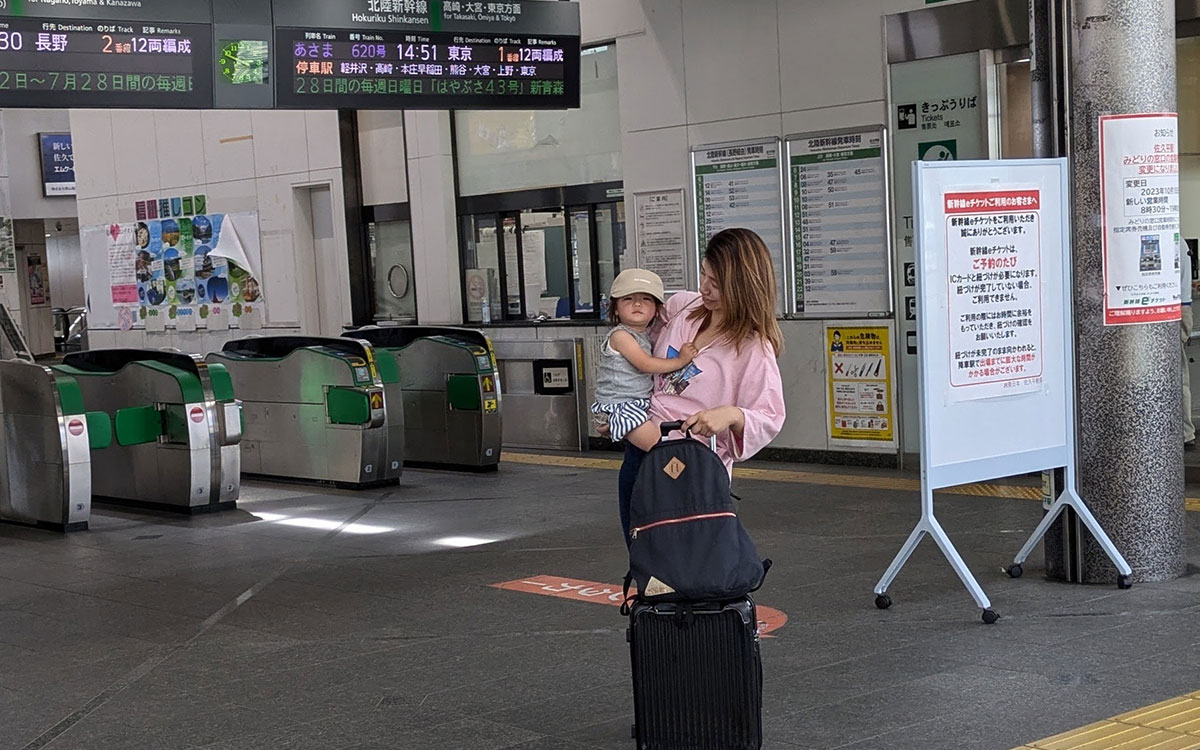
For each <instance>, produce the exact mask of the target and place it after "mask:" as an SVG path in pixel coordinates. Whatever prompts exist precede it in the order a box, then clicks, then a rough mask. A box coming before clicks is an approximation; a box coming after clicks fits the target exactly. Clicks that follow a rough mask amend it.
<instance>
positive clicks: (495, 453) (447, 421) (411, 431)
mask: <svg viewBox="0 0 1200 750" xmlns="http://www.w3.org/2000/svg"><path fill="white" fill-rule="evenodd" d="M343 335H344V336H346V337H348V338H354V339H359V340H363V341H368V342H370V343H371V344H372V345H374V346H375V348H376V350H377V352H378V354H379V361H380V362H381V363H382V362H385V361H388V360H390V362H389V364H390V365H392V366H394V367H395V377H396V381H397V382H396V385H395V395H393V392H392V391H389V394H388V421H389V423H390V422H391V421H392V411H393V404H398V405H399V404H402V405H403V424H404V437H403V441H404V442H403V444H404V446H405V449H404V453H403V460H404V461H406V462H408V463H410V464H417V465H422V466H452V467H459V468H470V469H483V470H494V469H495V468H496V467H497V465H498V464H499V462H500V439H501V427H502V419H501V396H500V379H499V376H498V374H497V372H496V369H495V356H494V355H493V353H492V344H491V341H490V340H489V339H488V338H487V336H485V335H483V334H482V333H480V332H479V331H475V330H471V329H469V328H454V327H448V326H378V327H376V326H369V327H367V328H360V329H358V330H354V331H349V332H347V333H345V334H343ZM384 369H385V368H384V366H383V365H382V364H381V367H380V370H381V372H382V371H384ZM397 396H398V397H397ZM396 410H397V411H399V410H400V409H399V406H397V407H396ZM392 458H394V457H392Z"/></svg>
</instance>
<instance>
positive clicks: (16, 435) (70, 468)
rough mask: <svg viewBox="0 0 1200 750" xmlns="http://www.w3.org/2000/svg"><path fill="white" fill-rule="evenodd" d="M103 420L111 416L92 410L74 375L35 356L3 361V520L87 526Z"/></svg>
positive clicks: (0, 501)
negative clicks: (92, 441) (94, 447)
mask: <svg viewBox="0 0 1200 750" xmlns="http://www.w3.org/2000/svg"><path fill="white" fill-rule="evenodd" d="M102 419H103V421H104V422H107V417H104V416H103V415H92V414H88V413H86V412H85V411H84V399H83V395H82V394H81V392H80V389H79V385H78V383H77V382H76V381H75V379H74V378H71V377H69V376H65V375H58V374H55V373H54V372H53V371H52V370H51V369H49V368H47V367H43V366H41V365H36V364H33V363H31V362H24V361H20V360H9V361H3V362H0V520H3V521H9V522H13V523H22V524H31V525H34V526H40V527H43V528H50V529H57V530H60V531H76V530H81V529H86V528H87V526H88V519H89V518H90V517H91V513H92V474H91V453H90V450H89V445H88V443H89V435H90V434H91V432H92V431H93V427H92V425H96V427H95V431H96V432H100V431H101V428H100V424H101V423H102V421H101V420H102ZM105 434H106V433H104V434H101V435H98V436H97V437H100V438H103V437H104V436H105Z"/></svg>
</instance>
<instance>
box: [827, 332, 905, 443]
mask: <svg viewBox="0 0 1200 750" xmlns="http://www.w3.org/2000/svg"><path fill="white" fill-rule="evenodd" d="M825 352H826V361H825V370H826V372H827V373H828V378H829V422H828V425H829V441H830V443H831V444H833V445H838V446H849V445H859V446H862V445H880V444H883V445H887V446H892V445H894V444H895V429H894V422H895V420H893V419H892V366H891V362H890V357H891V348H890V344H889V336H888V329H887V327H886V326H874V327H870V328H861V327H857V326H853V325H851V326H841V325H837V324H835V323H826V324H825Z"/></svg>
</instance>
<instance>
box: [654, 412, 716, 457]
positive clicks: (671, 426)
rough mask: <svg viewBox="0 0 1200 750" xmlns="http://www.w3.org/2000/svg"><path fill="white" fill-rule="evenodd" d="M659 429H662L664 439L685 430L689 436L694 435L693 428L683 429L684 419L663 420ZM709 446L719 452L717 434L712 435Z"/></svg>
mask: <svg viewBox="0 0 1200 750" xmlns="http://www.w3.org/2000/svg"><path fill="white" fill-rule="evenodd" d="M659 429H660V430H661V431H662V439H663V440H666V439H667V438H668V437H670V435H671V433H672V432H683V433H684V434H686V435H687V437H691V436H692V431H691V430H686V431H685V430H684V429H683V421H682V420H676V421H674V422H663V423H662V424H661V425H659ZM708 446H709V447H710V448H712V450H713V453H716V452H717V436H716V435H712V436H711V437H709V438H708Z"/></svg>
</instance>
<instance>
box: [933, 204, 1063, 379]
mask: <svg viewBox="0 0 1200 750" xmlns="http://www.w3.org/2000/svg"><path fill="white" fill-rule="evenodd" d="M943 207H944V211H945V214H946V269H947V274H948V277H947V284H948V298H949V304H948V306H947V312H948V315H949V325H950V386H951V394H950V397H951V399H952V400H956V401H966V400H974V399H980V398H993V397H996V396H1006V395H1012V394H1016V393H1028V392H1030V391H1036V390H1039V389H1040V388H1041V386H1042V352H1043V331H1042V295H1041V266H1042V258H1041V195H1040V191H1038V190H1000V191H986V192H976V191H973V192H953V193H947V194H946V195H945V197H944V202H943Z"/></svg>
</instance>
